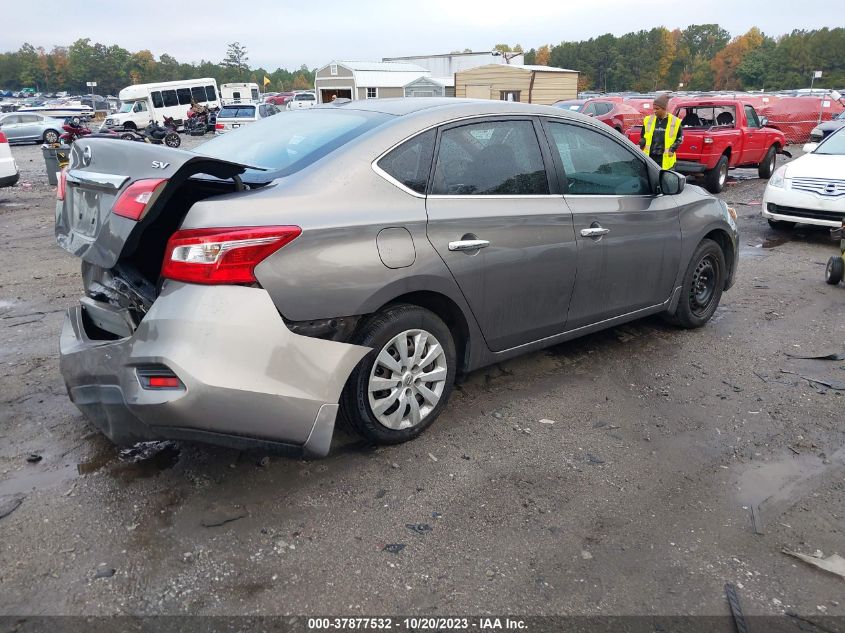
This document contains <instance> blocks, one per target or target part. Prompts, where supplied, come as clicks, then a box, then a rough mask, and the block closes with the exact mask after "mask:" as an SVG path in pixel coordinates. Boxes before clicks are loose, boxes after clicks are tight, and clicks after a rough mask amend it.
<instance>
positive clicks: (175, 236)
mask: <svg viewBox="0 0 845 633" xmlns="http://www.w3.org/2000/svg"><path fill="white" fill-rule="evenodd" d="M59 198H60V200H59V202H58V208H57V223H56V236H57V240H58V243H59V244H60V245H61V246H62V247H64V248H65V249H66V250H68V251H69V252H71V253H73V254H74V255H76V256H78V257H80V258H81V259H82V260H83V264H82V266H83V271H82V278H83V282H84V286H85V296H84V297H82V298H81V300H80V304H79V305H77V306H76V307H74V308H71V309H70V310H69V311H68V314H67V317H66V321H65V325H64V329H63V331H62V335H61V370H62V374H63V376H64V380H65V383H66V385H67V388H68V393H69V394H70V397H71V399H72V400H73V402H74V403H75V404H76V405H77V407H79V409H80V410H82V411H83V412H84V413H85V414H86V416H87V417H88V419H89V420H91V422H93V424H95V425H96V426H97V427H98V428H100V429H101V430H102V431H103V432H104V433H105V434H106V435H107V436H108V437H110V438H111V439H112V440H113V441H115V442H119V443H127V442H134V441H139V440H147V439H162V438H182V439H194V440H200V441H206V442H214V443H221V444H228V445H234V446H247V445H262V446H283V445H284V446H289V447H295V448H296V449H297V450H301V451H302V452H304V454H306V455H312V456H320V455H325V454H326V453H327V452H328V451H329V447H330V443H331V438H332V433H333V429H334V425H335V421H336V419H337V418H338V417H339V416H340V417H342V418H343V419H345V420H346V421H347V422H348V423H349V424H350V425H351V426H352V428H354V429H356V430H357V431H358V432H359V433H360V434H362V435H363V436H364V437H366V438H367V439H368V440H370V441H372V442H376V443H383V444H394V443H398V442H403V441H406V440H409V439H411V438H414V437H416V436H417V435H418V434H419V433H421V432H422V431H423V430H424V429H426V428H427V427H428V426H429V425H431V424H432V423H433V422H434V421H435V419H437V417H438V415H439V414H440V413H441V412H442V411H443V409H444V408H445V407H446V406H447V402H448V400H449V395H450V393H451V392H452V388H453V385H454V382H455V377H456V376H457V375H459V374H462V373H466V372H469V371H472V370H474V369H477V368H479V367H483V366H485V365H489V364H492V363H497V362H500V361H503V360H506V359H508V358H512V357H514V356H517V355H519V354H523V353H525V352H528V351H532V350H537V349H541V348H544V347H547V346H549V345H554V344H557V343H561V342H563V341H566V340H569V339H572V338H576V337H578V336H582V335H584V334H588V333H591V332H595V331H597V330H601V329H604V328H608V327H613V326H616V325H619V324H621V323H625V322H627V321H632V320H634V319H638V318H641V317H644V316H647V315H652V314H662V315H663V316H664V317H665V318H666V319H667V320H669V321H670V322H672V323H674V324H676V325H678V326H679V327H683V328H696V327H701V326H703V325H704V324H705V323H707V321H708V320H709V319H710V317H711V316H712V315H713V313H714V312H715V310H716V308H717V306H718V305H719V301H720V298H721V296H722V293H723V292H724V291H726V290H728V289H729V288H730V287H731V285H732V283H733V280H734V278H735V274H736V268H737V261H738V259H737V256H738V248H737V230H736V222H735V220H736V214H735V212H734V211H733V209H731V208H729V207H728V206H727V205H725V204H724V203H722V202H720V201H719V200H717V199H715V198H713V197H712V196H710V195H709V194H707V193H706V192H704V191H703V190H702V189H700V188H698V187H696V186H692V185H690V186H686V185H685V181H684V178H683V177H682V176H679V175H678V174H676V173H674V172H671V171H662V170H661V169H660V168H659V167H658V166H657V165H656V164H655V163H654V162H652V161H651V160H650V159H649V158H648V157H647V156H646V155H644V154H643V153H642V152H641V151H640V150H639V149H638V148H637V147H636V146H634V145H632V144H631V143H630V142H629V141H628V140H627V139H625V138H623V137H621V136H620V135H618V134H616V133H614V132H613V130H610V129H609V128H608V127H607V126H605V125H603V124H601V123H597V122H595V121H593V120H591V119H590V118H589V117H586V116H583V115H581V114H578V113H573V112H569V111H565V110H561V109H559V108H551V107H545V106H532V105H526V104H520V103H513V102H496V101H475V100H462V99H396V100H370V101H361V102H357V101H355V102H342V103H335V104H331V105H325V106H319V107H316V108H313V109H309V110H303V111H299V112H291V113H289V114H287V115H285V116H274V117H269V118H267V119H264V120H261V121H258V122H256V123H253V124H251V125H249V126H247V127H246V128H244V129H242V130H239V131H238V133H236V134H227V135H224V136H220V137H217V138H215V139H214V140H212V141H209V142H207V143H205V144H203V145H201V146H200V147H199V148H198V149H197V150H196V151H195V152H188V151H184V150H176V149H168V148H165V147H161V146H155V145H141V144H134V143H131V144H125V143H115V142H113V141H109V140H105V139H91V138H83V139H80V140H78V141H77V142H76V143H74V145H73V150H72V155H71V162H70V167H69V169H68V170H67V172H66V177H65V180H63V181H62V182H61V183H60V185H59Z"/></svg>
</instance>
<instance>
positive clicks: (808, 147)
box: [802, 143, 819, 154]
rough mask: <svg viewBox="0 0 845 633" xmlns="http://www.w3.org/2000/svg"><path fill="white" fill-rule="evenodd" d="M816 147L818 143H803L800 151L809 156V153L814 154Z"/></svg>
mask: <svg viewBox="0 0 845 633" xmlns="http://www.w3.org/2000/svg"><path fill="white" fill-rule="evenodd" d="M818 146H819V144H818V143H804V147H803V148H802V149H803V150H804V153H805V154H809V153H810V152H815V151H816V148H817V147H818Z"/></svg>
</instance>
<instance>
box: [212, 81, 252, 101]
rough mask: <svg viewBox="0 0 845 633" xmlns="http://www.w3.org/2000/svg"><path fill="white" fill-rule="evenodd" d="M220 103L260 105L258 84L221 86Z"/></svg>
mask: <svg viewBox="0 0 845 633" xmlns="http://www.w3.org/2000/svg"><path fill="white" fill-rule="evenodd" d="M220 101H221V102H222V103H223V104H224V105H225V104H227V103H258V102H259V101H260V97H259V94H258V84H255V83H234V84H220Z"/></svg>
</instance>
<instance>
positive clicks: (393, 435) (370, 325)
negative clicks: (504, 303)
mask: <svg viewBox="0 0 845 633" xmlns="http://www.w3.org/2000/svg"><path fill="white" fill-rule="evenodd" d="M352 342H353V343H357V344H359V345H364V346H367V347H371V348H372V351H371V352H370V353H369V354H367V356H366V357H364V359H363V360H362V361H361V362H360V363H359V364H358V367H356V368H355V370H354V371H353V372H352V374H351V375H350V377H349V380H348V381H347V383H346V386H345V387H344V390H343V394H342V395H341V400H340V406H341V414H342V416H343V418H344V420H345V421H346V422H347V423H348V424H349V425H350V426H351V427H352V429H353V430H355V431H356V432H358V433H359V434H361V435H363V436H364V437H365V438H367V439H368V440H370V441H372V442H375V443H377V444H398V443H400V442H406V441H408V440H410V439H413V438H415V437H416V436H417V435H419V434H420V433H422V432H423V431H424V430H425V429H426V428H428V427H429V426H430V425H431V424H432V423H433V422H434V420H435V419H436V418H437V416H438V415H440V412H441V411H442V410H443V408H444V407H445V406H446V403H447V401H448V400H449V395H450V394H451V392H452V386H453V384H454V381H455V371H456V368H457V361H456V356H455V343H454V339H453V338H452V333H451V332H450V331H449V328H448V327H447V326H446V324H445V323H443V321H442V320H441V319H440V318H439V317H438V316H437V315H435V314H434V313H433V312H430V311H429V310H425V309H423V308H419V307H417V306H412V305H404V304H403V305H396V306H392V307H389V308H387V309H386V310H384V311H383V312H380V313H379V314H377V315H375V316H373V317H371V318H370V319H369V320H368V321H366V322H365V323H364V324H363V325H362V327H361V328H360V330H359V331H358V333H357V334H356V336H355V337H354V339H353V341H352Z"/></svg>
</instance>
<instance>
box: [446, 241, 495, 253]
mask: <svg viewBox="0 0 845 633" xmlns="http://www.w3.org/2000/svg"><path fill="white" fill-rule="evenodd" d="M488 246H490V242H489V241H487V240H458V241H457V242H449V250H450V251H477V250H478V249H479V248H487V247H488Z"/></svg>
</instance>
